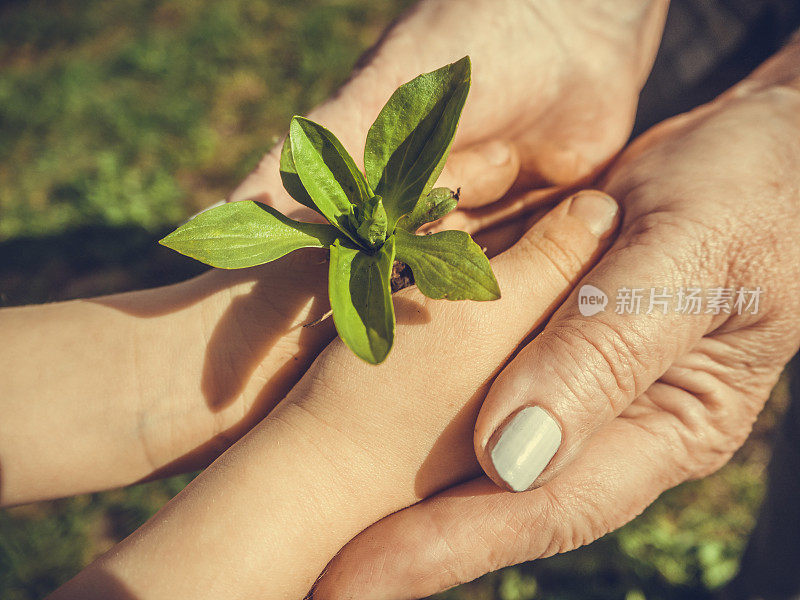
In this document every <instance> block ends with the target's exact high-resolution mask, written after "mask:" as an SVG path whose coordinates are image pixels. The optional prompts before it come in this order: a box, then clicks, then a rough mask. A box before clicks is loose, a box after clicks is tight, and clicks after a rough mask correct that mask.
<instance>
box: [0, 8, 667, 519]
mask: <svg viewBox="0 0 800 600" xmlns="http://www.w3.org/2000/svg"><path fill="white" fill-rule="evenodd" d="M503 1H504V2H505V4H506V6H505V7H504V9H503V10H498V5H497V1H496V0H470V1H469V2H452V1H442V0H433V1H431V0H428V1H423V2H420V3H419V4H418V5H416V6H415V7H414V8H412V9H411V10H410V11H409V12H408V14H406V15H405V16H404V17H403V18H402V19H400V21H399V22H398V23H397V24H396V25H394V26H393V27H392V28H390V29H389V31H388V32H387V33H386V35H385V36H383V37H382V39H381V41H380V42H379V43H378V45H377V46H376V47H375V48H374V49H373V51H372V52H370V53H369V54H368V56H367V57H365V59H364V60H363V61H362V66H361V68H360V69H359V70H358V71H357V73H356V74H355V75H354V76H353V77H352V78H351V80H350V81H349V82H347V83H346V84H345V85H344V86H343V88H342V89H341V90H339V91H338V92H337V93H336V94H335V95H334V96H333V97H332V98H331V99H330V100H328V101H327V102H325V103H324V104H322V105H321V106H320V107H318V108H317V109H315V110H313V111H312V112H311V114H310V116H311V117H312V118H314V119H315V120H318V121H319V122H321V123H322V124H323V125H328V126H330V127H331V129H332V131H333V132H334V133H335V134H337V136H339V137H340V138H341V140H342V143H343V144H344V146H345V147H346V148H347V149H348V150H349V151H350V152H351V154H352V155H353V156H354V157H356V160H357V161H358V162H360V157H361V156H362V155H363V143H364V139H365V137H366V132H367V128H368V127H369V125H370V124H371V123H372V122H373V120H374V119H375V117H376V116H377V114H378V111H379V110H380V108H381V106H383V104H384V103H385V102H386V100H387V99H388V97H389V96H390V95H391V92H392V91H393V90H394V89H395V88H396V87H397V85H399V84H400V83H402V82H403V81H407V80H409V79H411V78H413V77H415V76H416V75H418V74H419V73H422V72H425V71H429V70H431V69H433V68H436V67H439V66H441V65H443V64H446V63H448V62H451V61H454V60H457V59H459V58H461V57H462V56H464V55H465V54H467V53H469V54H470V55H471V56H472V57H473V62H474V64H475V65H476V66H475V67H474V68H473V70H474V71H475V72H476V74H475V76H474V77H473V84H472V89H471V91H470V99H469V103H468V105H467V108H466V110H465V114H464V116H463V117H462V120H461V122H460V124H459V130H458V135H457V137H456V141H455V143H454V146H453V152H452V153H451V155H450V157H449V159H448V163H447V165H446V167H445V170H444V172H443V174H442V176H441V177H440V178H439V180H438V182H437V185H440V186H449V187H451V188H452V189H458V188H460V189H461V205H462V206H477V205H482V204H486V203H489V202H492V201H495V200H497V199H498V198H499V197H501V196H502V195H503V194H504V193H505V192H506V190H508V189H509V188H510V187H511V185H512V183H513V182H514V181H515V180H517V179H518V177H519V176H520V165H524V168H523V171H524V172H526V173H528V172H529V173H534V175H533V176H531V177H530V178H529V179H530V181H534V180H535V181H538V182H539V183H540V184H541V185H544V186H546V187H544V188H543V189H542V190H541V191H534V192H528V191H527V190H526V189H524V186H521V188H522V189H521V190H520V193H514V194H510V195H508V196H507V198H505V199H504V201H503V202H502V203H500V204H497V203H495V204H493V205H492V207H491V208H490V209H487V210H485V211H472V212H471V213H469V216H467V213H465V212H464V211H455V212H454V213H452V214H451V215H448V217H447V218H446V219H444V220H443V221H441V222H439V223H437V224H436V226H437V227H438V228H460V229H465V230H467V231H470V232H474V231H478V230H480V229H482V228H484V227H486V226H487V225H488V224H490V223H494V222H497V221H502V220H508V219H509V218H512V217H513V216H514V215H515V214H517V213H518V212H520V211H521V210H523V209H525V207H529V206H531V205H537V204H542V203H547V202H553V199H554V198H557V197H558V196H559V194H561V195H563V191H562V188H563V187H565V186H569V185H573V184H575V183H576V180H577V179H578V178H581V177H584V176H587V175H588V174H589V173H590V172H591V171H592V170H594V169H595V168H596V167H597V166H598V165H599V164H602V163H604V162H605V161H607V160H608V159H609V158H610V157H611V156H612V155H613V153H614V152H615V151H616V150H617V149H618V148H619V147H620V146H621V145H622V143H623V142H624V140H625V139H626V138H627V136H628V133H629V131H630V127H631V124H632V122H633V115H634V111H635V106H636V98H637V94H638V92H639V90H640V89H641V86H642V85H643V84H644V80H645V79H646V77H647V72H648V70H649V66H650V63H651V61H652V59H653V56H654V55H655V51H656V48H657V46H658V41H659V38H660V33H661V27H662V25H663V19H664V15H665V13H666V3H665V2H660V1H659V2H650V3H645V4H642V3H641V2H638V1H633V0H620V1H618V2H614V3H613V5H614V6H613V8H612V7H611V3H608V2H602V3H601V2H588V1H587V2H580V3H577V2H576V3H557V2H550V3H546V2H530V1H529V0H503ZM443 22H444V23H446V22H458V23H460V27H462V28H464V29H469V30H470V31H471V32H472V33H471V35H469V36H464V37H454V36H449V35H438V34H436V32H438V31H439V30H440V28H441V23H443ZM488 22H492V23H494V24H495V27H493V28H491V29H487V28H486V27H484V25H485V24H486V23H488ZM600 23H603V24H604V26H603V27H600V25H599V24H600ZM611 32H613V35H612V33H611ZM560 37H564V39H567V38H568V39H569V40H570V41H571V43H570V45H568V46H564V45H562V44H560V43H559V44H556V38H560ZM423 41H424V43H422V42H423ZM409 48H413V49H414V52H409V51H408V49H409ZM589 48H591V49H592V52H591V53H587V52H586V50H587V49H589ZM509 56H515V57H517V58H515V60H514V61H509V60H508V57H509ZM587 56H591V57H592V60H593V61H597V62H596V63H594V62H593V63H592V65H591V68H590V65H589V64H585V61H586V57H587ZM520 60H524V61H527V62H526V64H525V65H524V66H523V65H522V64H521V63H520ZM523 67H524V71H525V72H526V73H536V74H538V75H537V79H535V80H532V79H530V78H529V77H527V76H526V77H519V72H520V71H519V69H523ZM478 70H479V71H480V72H478ZM607 73H614V74H615V76H614V77H613V78H610V79H609V78H608V76H607ZM538 77H541V79H539V78H538ZM498 89H502V90H503V93H502V94H500V95H499V97H500V98H502V99H503V100H504V101H505V102H507V103H508V106H505V107H504V110H498V104H497V103H498V94H497V90H498ZM601 89H602V90H603V94H600V93H599V90H601ZM612 90H613V93H611V92H612ZM598 98H602V99H603V102H602V103H598V102H597V99H598ZM606 98H607V99H608V101H607V102H606V101H605V99H606ZM567 99H569V102H567ZM581 99H584V100H581ZM545 115H546V116H547V118H546V119H545V118H543V117H544V116H545ZM556 115H562V116H560V117H559V118H558V119H556V118H555V116H556ZM577 123H584V125H583V126H581V127H578V126H577V125H576V124H577ZM587 123H589V124H591V127H589V126H588V125H587ZM512 139H513V143H509V141H510V140H512ZM544 139H546V140H548V142H547V144H549V145H541V144H538V143H536V142H535V141H536V140H539V141H541V140H544ZM556 142H558V144H559V145H558V149H557V151H554V150H553V148H552V144H555V143H556ZM590 149H592V150H591V151H590ZM280 150H281V143H278V144H277V145H276V146H275V149H274V150H273V151H272V152H270V154H268V155H267V156H266V157H265V158H264V160H263V161H262V162H261V164H260V165H259V167H258V168H257V169H256V170H255V171H254V172H253V174H252V175H251V176H250V177H248V178H247V179H246V180H245V181H244V183H243V184H242V185H241V186H240V187H239V188H238V189H237V190H236V191H235V192H234V193H233V194H232V196H231V199H235V200H241V199H256V200H260V201H265V202H268V203H271V204H273V205H275V206H276V207H277V208H279V209H280V210H282V211H283V212H285V213H287V214H290V215H291V216H295V217H298V216H304V217H309V216H310V217H313V216H314V214H313V213H311V211H307V210H306V211H305V213H303V211H304V209H303V207H300V206H299V205H298V204H296V203H294V202H293V201H292V200H291V199H290V198H289V196H288V195H287V194H286V193H285V191H284V190H283V187H282V184H281V181H280V177H279V174H278V164H279V161H278V158H279V156H280ZM574 153H579V154H580V155H582V156H583V155H586V157H585V158H581V159H580V160H578V159H576V158H575V154H574ZM559 157H560V158H559ZM548 165H549V166H548ZM361 166H363V165H361ZM537 173H538V175H537ZM556 184H558V185H556ZM298 209H299V210H298ZM309 213H310V214H309ZM493 237H494V238H495V239H496V238H497V235H494V236H493ZM483 243H487V242H485V241H484V242H483ZM501 245H503V246H507V245H508V241H507V240H505V241H502V243H501ZM314 256H316V257H318V259H314V260H315V261H316V260H318V262H315V263H314V264H313V265H311V266H305V265H301V266H300V267H299V268H298V267H297V266H296V264H295V262H294V261H295V259H294V258H293V257H287V258H285V259H282V260H281V261H280V262H278V263H276V264H270V265H267V266H265V267H263V268H260V269H252V270H248V271H246V272H244V273H229V272H218V271H216V272H212V273H208V274H206V275H203V276H201V277H199V278H196V279H195V280H192V281H191V282H187V283H184V284H180V285H177V286H170V287H168V288H162V289H160V290H148V291H144V292H137V293H135V294H122V295H118V296H113V297H109V298H107V299H104V300H101V301H75V302H69V303H60V304H52V305H48V306H46V307H35V308H34V307H26V308H20V309H10V310H8V309H7V310H4V311H0V321H1V322H2V326H3V330H4V331H7V332H9V335H10V334H11V333H13V335H14V337H13V338H11V337H9V339H15V340H16V342H15V344H14V345H13V346H11V345H6V346H4V347H0V354H2V355H3V358H4V360H3V361H2V363H0V364H2V365H3V367H4V368H5V370H6V371H7V372H8V374H9V376H8V377H3V378H0V386H4V387H3V388H2V389H0V392H2V396H1V397H2V398H3V399H4V402H5V403H6V405H7V406H4V416H5V418H4V419H3V420H2V422H0V428H2V429H0V433H2V434H3V435H0V469H2V471H0V473H2V477H0V503H3V504H12V503H20V502H29V501H34V500H40V499H45V498H53V497H59V496H65V495H70V494H76V493H81V492H87V491H95V490H100V489H106V488H109V487H114V486H120V485H127V484H130V483H133V482H136V481H139V480H141V479H142V478H147V477H152V476H154V475H167V474H171V473H175V472H180V471H183V470H186V469H191V468H197V467H201V466H204V465H206V464H208V463H209V462H210V461H211V460H213V459H214V458H215V457H216V456H217V455H218V454H219V453H220V452H221V451H222V450H224V448H226V447H227V446H228V445H229V444H230V443H232V442H233V441H235V440H236V439H238V437H239V436H241V435H242V434H243V433H244V432H246V431H247V430H248V429H249V428H250V427H252V426H253V424H255V423H256V422H258V420H259V419H260V418H261V417H263V416H264V415H265V414H267V412H268V411H269V409H270V408H271V407H272V406H274V404H275V403H276V402H277V401H278V400H279V399H280V398H281V397H282V396H283V395H284V394H285V393H286V391H287V390H288V389H289V388H290V387H291V385H292V384H294V383H295V382H296V381H297V379H299V377H300V375H301V374H302V373H303V371H304V370H305V368H306V367H307V366H308V365H309V364H310V362H311V360H312V359H313V357H314V356H315V355H316V353H318V352H319V350H321V349H322V348H323V347H324V346H325V344H326V343H327V342H328V341H330V340H331V339H332V338H333V336H334V330H333V328H332V326H331V324H330V323H329V321H326V322H324V323H322V324H321V325H318V326H316V327H314V328H310V329H303V328H301V324H303V323H306V322H308V320H309V319H312V320H313V319H316V318H318V317H320V316H322V315H323V314H324V313H325V312H326V311H327V301H326V300H325V296H324V285H325V279H326V272H325V269H326V268H327V265H325V264H323V261H324V254H322V253H317V254H315V255H314ZM309 272H310V273H309ZM267 275H268V276H269V277H266V276H267ZM271 277H274V278H276V279H277V280H278V281H281V282H286V284H285V285H280V286H272V285H269V284H265V283H263V280H269V278H271ZM142 317H144V318H142ZM66 323H71V324H72V325H71V326H67V325H65V324H66ZM122 332H128V333H127V334H125V333H122ZM240 336H243V338H244V340H245V343H241V342H240ZM85 339H91V340H94V341H95V343H94V344H81V345H79V346H78V345H76V340H85ZM154 347H156V348H162V349H163V350H162V351H160V352H158V353H153V352H152V348H154ZM168 348H169V349H170V350H168ZM20 349H24V351H20ZM43 364H48V365H50V368H48V369H42V368H41V365H43ZM31 382H36V385H33V386H32V385H31ZM141 382H147V385H146V386H145V387H142V386H141V385H140V384H141ZM265 384H271V385H266V386H265ZM98 422H102V423H103V427H102V428H100V427H95V426H94V424H95V423H98ZM78 433H80V436H79V435H78ZM12 434H13V435H12ZM79 438H80V442H78V440H79Z"/></svg>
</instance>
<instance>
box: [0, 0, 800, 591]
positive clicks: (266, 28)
mask: <svg viewBox="0 0 800 600" xmlns="http://www.w3.org/2000/svg"><path fill="white" fill-rule="evenodd" d="M409 4H410V1H409V0H392V1H388V2H386V1H384V2H370V1H369V0H294V1H289V0H262V1H260V2H245V1H244V0H229V1H226V2H219V1H212V0H181V1H177V0H172V1H170V0H160V1H155V0H117V1H115V2H102V1H99V0H82V1H81V2H66V1H48V2H45V1H42V0H38V1H30V2H21V1H16V2H5V3H3V4H2V5H0V305H12V304H22V303H29V302H42V301H47V300H54V299H64V298H70V297H76V296H85V295H91V294H100V293H110V292H115V291H121V290H125V289H132V288H137V287H146V286H151V285H157V284H162V283H168V282H170V281H176V280H179V279H181V278H185V277H187V276H189V275H191V274H193V273H195V272H197V270H198V267H197V266H196V265H194V264H187V263H189V261H184V260H182V259H180V257H178V256H177V255H174V253H169V252H166V251H165V250H164V249H163V248H161V247H159V246H157V245H156V244H154V240H155V239H156V237H157V235H158V234H159V233H162V232H164V231H166V230H167V229H168V228H169V227H170V226H172V225H174V224H175V223H177V222H179V221H180V220H181V219H183V218H185V216H186V215H188V214H190V213H191V212H193V211H196V210H198V209H199V208H202V207H204V206H206V205H208V204H210V203H212V202H214V201H216V200H218V199H219V198H221V197H223V196H224V195H226V194H227V193H228V192H229V191H230V190H231V189H232V188H233V186H235V184H236V183H237V182H238V181H239V180H240V179H241V178H242V177H243V176H244V175H245V174H246V173H247V172H248V171H249V170H250V169H251V168H252V167H253V166H255V164H256V162H257V161H258V159H259V157H260V156H261V155H262V154H263V153H264V152H265V151H266V150H267V149H268V148H269V147H270V146H271V145H272V144H273V143H274V141H275V140H276V139H277V137H278V136H280V135H281V133H282V131H283V129H284V128H285V126H286V124H287V123H288V118H289V117H290V115H291V114H293V113H298V112H303V111H305V110H307V109H308V108H310V107H311V106H312V105H313V104H315V103H317V102H319V101H320V100H322V99H323V98H325V97H326V95H327V94H329V93H330V92H331V91H333V90H334V89H335V87H336V86H337V85H338V84H340V83H341V82H342V81H343V80H344V79H345V77H346V76H347V73H348V72H349V70H350V68H351V67H352V65H353V63H354V62H355V60H356V58H357V57H358V55H359V54H360V53H361V52H362V51H363V50H364V49H365V48H366V47H367V46H368V45H369V44H370V43H372V42H373V41H374V40H375V39H376V38H377V36H378V35H379V33H380V31H381V30H382V29H383V27H384V26H385V25H386V24H387V23H388V22H389V21H390V20H391V19H392V18H393V17H394V16H395V15H397V14H399V12H400V10H401V9H402V8H403V7H404V6H407V5H409ZM785 400H786V389H785V382H783V383H782V384H781V385H780V386H779V387H778V388H777V390H776V393H775V394H774V398H773V401H772V402H771V403H770V408H768V410H767V411H766V412H765V414H764V415H762V418H761V419H760V420H759V423H758V424H757V428H756V432H755V434H754V436H753V437H752V438H751V440H750V442H748V444H747V446H746V447H745V448H744V449H743V450H742V451H741V452H740V453H739V454H738V455H737V457H736V459H735V460H734V461H733V462H732V463H731V464H730V465H728V466H727V467H725V468H724V469H723V470H722V471H720V472H719V473H718V474H716V475H715V476H713V477H710V478H708V479H706V480H704V481H701V482H693V483H689V484H685V485H683V486H681V487H679V488H677V489H675V490H672V491H670V492H668V493H667V494H665V495H664V496H663V497H662V498H661V499H660V500H659V501H658V502H657V503H656V504H654V505H653V506H652V507H651V508H650V509H649V510H648V511H646V512H645V514H644V515H643V516H642V517H640V518H639V519H637V520H636V521H634V522H633V523H631V524H630V525H628V526H627V527H625V528H623V529H622V530H620V531H619V532H616V533H614V534H611V535H609V536H606V537H605V538H604V539H603V540H601V541H599V542H597V543H595V544H592V545H591V546H589V547H587V548H584V549H581V550H578V551H575V552H571V553H568V554H566V555H563V556H559V557H553V558H551V559H547V560H542V561H538V562H536V563H531V564H527V565H522V566H519V567H513V568H509V569H505V570H503V571H500V572H498V573H494V574H491V575H488V576H486V577H484V578H482V579H481V580H479V581H477V582H474V583H471V584H468V585H465V586H461V587H459V588H457V589H455V590H451V591H449V592H446V593H445V594H442V595H441V599H442V600H445V599H447V600H479V599H480V600H489V599H492V600H494V599H498V600H531V599H534V598H551V599H565V600H566V599H570V600H571V599H578V598H581V599H585V598H602V599H611V598H625V599H626V600H641V599H643V598H647V599H660V598H665V599H666V598H703V597H706V596H708V594H709V592H710V591H711V590H714V589H716V588H718V587H720V586H721V585H723V584H724V583H725V582H727V581H728V580H729V579H730V577H731V576H732V575H733V574H734V572H735V569H736V564H737V560H738V557H739V555H740V553H741V551H742V549H743V544H744V542H745V539H746V535H747V533H748V532H749V530H750V528H751V527H752V524H753V520H754V512H755V510H756V508H757V506H758V502H759V499H760V497H761V494H762V488H763V471H764V465H765V461H766V457H767V455H768V444H767V439H768V432H769V431H770V429H771V426H772V424H773V421H774V420H775V419H776V416H777V415H778V414H779V413H780V409H781V406H782V405H783V404H784V403H785ZM189 479H190V477H189V476H183V477H176V478H172V479H170V480H167V481H164V482H158V483H149V484H145V485H140V486H134V487H131V488H129V489H127V490H119V491H113V492H108V493H103V494H93V495H88V496H81V497H77V498H71V499H66V500H60V501H56V502H47V503H41V504H37V505H33V506H24V507H18V508H13V509H9V510H5V511H0V598H3V599H4V600H31V599H35V598H40V597H42V596H43V595H44V594H45V593H46V592H48V591H49V590H51V589H53V588H54V587H56V586H57V585H58V584H59V583H61V582H62V581H64V580H65V579H67V578H69V577H70V576H72V575H73V574H74V573H75V572H76V571H77V570H79V569H80V568H81V567H82V566H83V565H85V564H86V563H87V562H88V561H89V560H91V559H92V558H93V557H94V556H96V555H97V554H98V553H100V552H102V551H104V550H105V549H107V548H108V547H110V545H112V544H113V543H114V542H116V541H118V540H119V539H121V538H123V537H124V536H125V535H127V534H128V533H129V532H131V531H132V530H133V529H135V528H136V527H137V526H138V525H140V524H141V523H142V522H144V521H145V520H146V519H147V518H148V517H149V516H150V515H151V514H153V513H154V512H155V511H156V510H157V509H158V508H159V507H160V506H161V505H162V504H163V503H164V502H165V501H166V500H168V499H169V498H170V497H171V496H173V495H174V494H175V493H176V492H177V491H178V490H180V489H181V488H182V487H183V486H184V485H185V484H186V483H187V482H188V481H189Z"/></svg>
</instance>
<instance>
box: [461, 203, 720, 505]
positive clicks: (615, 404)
mask: <svg viewBox="0 0 800 600" xmlns="http://www.w3.org/2000/svg"><path fill="white" fill-rule="evenodd" d="M673 216H674V215H673ZM653 221H654V220H653V219H651V220H650V221H648V223H647V225H648V226H647V227H644V226H642V227H639V226H636V225H635V224H628V227H627V228H623V231H622V233H621V235H620V237H619V238H618V240H617V242H616V243H615V244H614V246H612V248H611V249H610V250H609V252H608V253H607V254H606V255H605V256H604V258H603V259H602V260H601V261H600V263H599V264H598V265H597V266H596V267H595V268H594V270H593V271H592V272H590V273H589V275H588V276H587V277H585V278H584V280H583V281H582V282H581V284H579V285H578V286H577V288H576V289H575V290H573V292H572V294H571V295H570V297H569V298H568V299H567V301H566V302H565V303H564V305H562V307H561V308H560V309H559V310H558V311H557V312H556V313H555V315H554V316H553V317H552V319H551V320H550V322H549V323H548V324H547V325H546V327H545V328H544V329H543V331H542V332H541V333H540V334H539V335H538V336H537V337H536V338H534V339H533V341H531V342H530V344H529V345H528V346H527V347H525V348H524V349H523V350H521V351H520V352H519V354H518V355H517V356H516V357H515V358H514V359H513V360H512V361H511V362H510V363H509V364H508V365H507V366H506V368H505V369H504V370H503V371H502V373H501V374H500V375H499V376H498V377H497V379H496V380H495V382H494V383H493V385H492V387H491V389H490V391H489V394H488V395H487V397H486V400H485V401H484V404H483V407H482V408H481V411H480V414H479V416H478V419H477V422H476V427H475V437H474V444H475V451H476V454H477V457H478V460H479V462H480V463H481V466H482V467H483V469H484V471H485V472H486V474H487V475H489V477H491V478H492V479H493V480H494V481H495V482H496V483H498V484H499V485H501V486H503V487H505V488H507V489H510V490H512V491H516V492H519V491H523V490H526V489H529V488H530V487H538V486H539V485H541V484H542V483H544V482H545V481H547V480H548V479H550V478H552V477H553V476H554V475H555V474H557V473H558V471H559V470H560V469H561V468H562V467H563V466H564V465H566V464H567V463H568V462H570V461H571V460H572V458H573V457H574V456H575V455H576V454H577V453H578V451H579V450H580V448H581V446H582V444H583V443H584V442H585V441H586V439H587V438H588V437H589V436H591V435H592V433H593V432H595V431H596V430H597V429H598V428H600V427H601V426H602V425H604V424H606V423H608V422H609V421H611V420H612V419H613V418H614V417H616V416H617V415H619V414H620V413H621V412H622V411H623V410H624V409H625V408H627V407H628V405H629V404H630V403H631V402H632V401H633V400H634V399H635V398H636V397H638V396H639V395H641V394H642V393H643V392H644V391H645V390H647V388H648V387H650V385H651V384H653V382H655V381H656V380H657V379H658V378H659V377H660V376H661V375H662V374H663V373H664V372H665V371H666V370H667V368H668V367H669V366H670V365H671V364H672V362H673V361H674V360H675V358H676V357H678V356H680V355H682V354H683V353H685V352H686V351H687V350H689V349H690V348H691V347H692V346H693V345H694V344H695V343H696V342H697V341H698V340H699V339H700V338H701V337H702V336H703V335H704V334H705V333H706V332H707V331H710V330H711V326H712V319H713V317H712V316H711V315H710V314H681V313H679V312H678V311H676V310H674V307H672V308H670V307H668V306H667V305H666V304H665V303H658V302H656V303H654V300H652V299H655V300H656V301H657V300H662V299H663V298H664V297H665V296H666V295H669V293H670V292H669V290H672V291H674V290H678V289H681V288H686V287H689V286H697V285H698V284H700V285H705V286H706V287H711V286H713V285H715V284H718V285H722V284H723V283H722V282H720V281H719V280H720V279H722V278H724V268H723V266H722V265H721V264H719V265H718V264H716V263H717V262H721V261H715V260H713V259H711V258H709V256H708V254H709V253H708V252H707V251H706V252H705V253H704V252H703V249H702V247H701V244H702V241H701V238H700V236H699V235H697V232H696V231H691V230H689V228H688V227H687V231H680V227H676V226H675V225H674V223H675V219H664V223H665V226H664V227H660V226H659V225H658V223H657V222H655V223H654V222H653ZM669 223H671V224H669ZM703 254H705V256H703ZM689 277H691V281H689V280H688V278H689ZM654 285H657V287H653V286H654ZM626 290H627V291H626ZM632 290H633V291H632ZM614 295H616V303H615V302H614V300H613V299H612V298H614ZM629 298H630V299H631V300H632V302H631V303H627V302H626V303H625V304H624V305H623V304H621V303H620V300H621V299H624V300H627V299H629ZM636 298H639V301H638V302H639V306H638V307H637V306H635V304H636ZM581 302H583V304H581ZM587 309H591V310H587Z"/></svg>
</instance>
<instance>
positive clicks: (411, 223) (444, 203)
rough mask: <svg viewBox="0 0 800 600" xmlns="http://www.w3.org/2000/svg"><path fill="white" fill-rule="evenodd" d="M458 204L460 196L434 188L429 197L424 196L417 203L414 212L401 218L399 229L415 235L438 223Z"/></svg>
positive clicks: (447, 190)
mask: <svg viewBox="0 0 800 600" xmlns="http://www.w3.org/2000/svg"><path fill="white" fill-rule="evenodd" d="M457 204H458V194H457V193H456V192H454V191H453V190H451V189H449V188H445V187H440V188H434V189H432V190H431V191H430V193H429V194H428V195H427V196H423V197H422V198H420V199H419V200H418V201H417V204H416V206H414V210H412V211H411V212H410V213H408V214H406V215H404V216H402V217H400V220H399V221H397V227H398V228H400V229H405V230H406V231H408V232H410V233H414V232H415V231H416V230H417V229H419V228H420V227H422V226H423V225H425V223H431V222H432V221H438V220H439V219H441V218H442V217H443V216H445V215H446V214H447V213H449V212H450V211H452V210H453V209H454V208H455V207H456V205H457Z"/></svg>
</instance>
